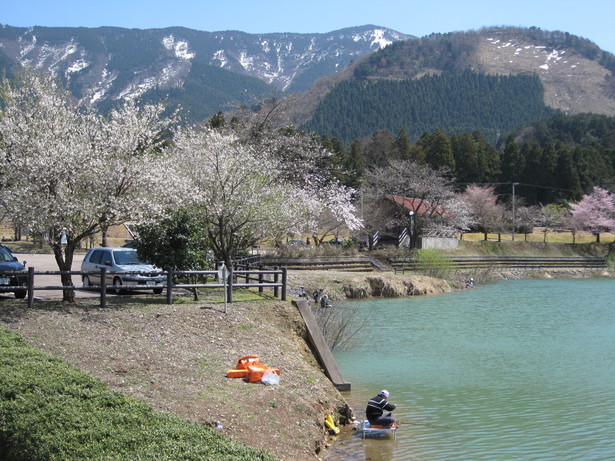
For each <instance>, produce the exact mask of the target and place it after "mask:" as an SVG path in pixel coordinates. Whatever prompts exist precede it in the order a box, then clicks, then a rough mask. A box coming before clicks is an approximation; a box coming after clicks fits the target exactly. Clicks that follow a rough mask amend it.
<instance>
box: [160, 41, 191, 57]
mask: <svg viewBox="0 0 615 461" xmlns="http://www.w3.org/2000/svg"><path fill="white" fill-rule="evenodd" d="M162 45H163V46H164V47H165V48H166V49H167V50H169V51H173V52H174V53H175V57H176V58H179V59H192V58H194V57H195V56H196V53H191V52H190V51H189V50H188V42H187V41H185V40H176V39H175V37H174V36H173V35H167V36H166V37H163V38H162Z"/></svg>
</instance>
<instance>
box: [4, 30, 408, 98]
mask: <svg viewBox="0 0 615 461" xmlns="http://www.w3.org/2000/svg"><path fill="white" fill-rule="evenodd" d="M410 37H412V36H409V35H405V34H401V33H399V32H396V31H393V30H392V29H387V28H384V27H378V26H358V27H352V28H345V29H340V30H339V31H333V32H329V33H319V34H299V33H271V34H249V33H246V32H241V31H221V32H206V31H197V30H194V29H188V28H185V27H167V28H162V29H126V28H120V27H99V28H85V27H72V28H69V27H67V28H60V27H39V26H36V27H30V28H20V27H13V26H9V25H2V26H1V27H0V65H1V66H2V68H3V69H4V70H6V71H7V73H8V74H9V75H10V74H12V73H15V72H17V71H18V70H19V69H20V68H22V67H24V66H28V67H31V68H33V69H35V70H39V71H44V72H49V73H52V74H55V75H58V76H60V77H62V78H64V79H65V80H66V81H67V82H68V84H69V86H70V88H71V90H72V91H73V93H74V94H75V96H76V97H78V98H79V99H84V100H86V101H88V102H90V103H92V104H95V105H97V104H100V103H101V102H102V101H104V100H107V104H109V101H111V100H120V99H125V98H135V97H141V96H143V95H144V94H146V93H147V92H148V91H150V90H160V89H177V88H181V87H182V86H183V85H184V83H185V82H186V79H187V78H188V76H189V74H190V70H191V67H192V63H193V62H199V63H200V64H202V65H209V66H212V67H217V68H219V69H223V70H227V71H230V72H232V73H233V74H234V75H232V76H230V75H229V76H228V78H231V77H232V78H237V79H239V80H241V78H243V79H244V80H242V81H243V82H245V83H243V84H244V86H245V87H246V89H248V88H250V89H253V87H256V86H259V84H257V83H256V82H254V81H252V82H251V83H249V80H250V79H258V80H260V82H263V83H264V84H266V85H267V86H268V87H267V88H266V87H264V86H260V88H259V92H260V95H262V94H263V93H265V92H267V91H268V92H269V93H273V92H276V91H281V92H293V91H302V90H304V89H306V88H307V87H309V85H310V84H311V83H312V81H314V80H316V79H318V78H319V77H321V76H323V75H328V74H330V73H332V72H335V71H336V70H337V69H339V68H343V67H345V66H346V65H347V64H348V63H350V62H352V61H353V60H354V59H357V58H359V57H361V56H363V55H364V54H366V53H369V52H371V51H374V50H376V49H379V48H380V47H382V46H385V45H386V44H389V43H392V42H393V41H395V40H399V39H403V38H410ZM217 90H219V91H223V88H217ZM256 96H259V94H257V95H256ZM239 97H241V92H240V93H239V94H237V93H231V94H229V95H228V98H229V102H231V100H233V99H237V98H239ZM221 109H222V108H221Z"/></svg>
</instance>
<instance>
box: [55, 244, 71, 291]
mask: <svg viewBox="0 0 615 461" xmlns="http://www.w3.org/2000/svg"><path fill="white" fill-rule="evenodd" d="M52 247H53V254H54V256H55V258H56V263H57V264H58V269H60V271H62V272H70V271H71V269H72V266H73V255H74V253H75V243H74V242H69V243H68V245H66V246H65V247H64V248H63V246H62V245H61V244H59V243H54V244H53V245H52ZM60 280H61V281H62V286H63V287H72V286H74V285H73V279H72V276H71V275H70V274H61V275H60ZM62 301H65V302H69V303H74V302H75V290H73V289H70V290H63V292H62Z"/></svg>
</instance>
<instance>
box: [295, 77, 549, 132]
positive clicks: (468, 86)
mask: <svg viewBox="0 0 615 461" xmlns="http://www.w3.org/2000/svg"><path fill="white" fill-rule="evenodd" d="M553 113H554V111H553V110H552V109H549V108H547V107H546V106H545V104H544V89H543V86H542V84H541V82H540V79H539V78H538V77H537V76H536V75H517V76H490V75H485V74H478V73H475V72H471V71H464V72H461V73H458V74H441V75H432V76H426V77H423V78H421V79H418V80H389V79H387V80H376V81H361V80H353V81H344V82H342V83H340V84H339V85H337V86H336V87H335V88H334V89H333V90H332V91H330V92H329V93H328V94H327V96H325V98H324V99H323V100H322V102H321V103H320V105H319V106H318V108H317V110H316V112H315V114H314V116H313V117H312V119H311V120H310V121H309V122H308V123H306V124H305V125H304V126H303V129H305V130H308V131H315V132H318V133H326V134H327V135H330V136H335V137H337V138H339V139H341V140H342V141H344V142H347V143H348V142H351V141H352V140H353V139H356V138H361V137H363V136H368V135H370V134H371V133H373V132H374V131H378V130H387V131H390V132H393V133H397V132H399V130H401V129H404V130H406V132H407V134H408V136H409V137H410V138H411V139H413V140H417V139H418V138H419V137H420V136H421V135H422V134H423V133H425V132H430V131H433V130H434V129H436V128H440V129H441V130H443V131H444V132H446V133H448V134H460V133H464V132H472V131H475V130H478V131H481V132H482V133H483V135H484V136H486V137H487V139H490V140H491V141H492V142H495V141H496V140H497V139H498V136H499V135H500V134H505V133H508V132H510V131H512V130H513V129H516V128H518V127H519V126H520V125H525V124H528V123H530V122H533V121H534V120H538V119H541V118H544V117H546V116H548V115H551V114H553Z"/></svg>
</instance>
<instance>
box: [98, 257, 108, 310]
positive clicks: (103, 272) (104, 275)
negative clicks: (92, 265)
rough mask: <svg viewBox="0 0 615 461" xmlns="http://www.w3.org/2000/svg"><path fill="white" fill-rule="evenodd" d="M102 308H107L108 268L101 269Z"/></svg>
mask: <svg viewBox="0 0 615 461" xmlns="http://www.w3.org/2000/svg"><path fill="white" fill-rule="evenodd" d="M100 307H102V308H103V309H104V308H105V307H107V268H106V267H101V268H100Z"/></svg>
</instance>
